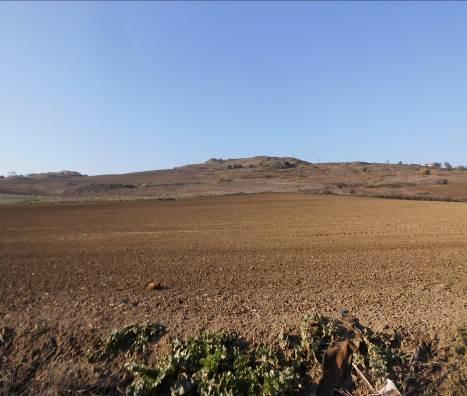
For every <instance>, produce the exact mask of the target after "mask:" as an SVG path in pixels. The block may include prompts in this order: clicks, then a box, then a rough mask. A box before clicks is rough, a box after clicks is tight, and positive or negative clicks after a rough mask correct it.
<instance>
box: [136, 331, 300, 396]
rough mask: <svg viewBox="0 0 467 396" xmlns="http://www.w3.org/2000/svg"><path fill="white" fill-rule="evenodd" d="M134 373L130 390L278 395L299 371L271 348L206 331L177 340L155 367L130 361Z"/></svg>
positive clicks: (289, 387)
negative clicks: (246, 346)
mask: <svg viewBox="0 0 467 396" xmlns="http://www.w3.org/2000/svg"><path fill="white" fill-rule="evenodd" d="M127 369H128V370H129V371H130V372H132V374H133V376H134V380H133V383H132V384H131V385H130V386H129V387H128V389H127V393H128V394H130V395H150V394H157V393H160V392H162V391H163V390H165V392H167V390H169V389H170V393H171V394H172V395H184V394H187V393H188V392H193V393H195V394H200V395H219V394H222V395H246V394H257V395H278V394H283V393H285V392H290V391H291V390H293V388H294V387H295V386H296V383H297V379H298V376H297V374H296V372H295V370H294V368H293V367H291V366H289V365H287V362H286V361H284V360H282V359H281V358H280V356H279V354H277V353H276V352H275V351H273V350H272V349H269V348H266V347H261V348H259V349H258V350H256V351H254V352H247V351H243V350H242V348H241V346H240V342H239V339H238V338H237V337H236V336H235V335H233V334H212V333H203V334H201V336H199V337H197V338H190V339H189V340H187V341H186V342H181V341H179V340H175V341H174V343H173V346H172V353H171V355H170V356H169V357H168V358H167V359H166V360H164V361H163V362H162V363H160V364H159V365H158V367H156V368H154V369H151V368H148V367H145V366H141V365H138V364H134V363H133V364H129V365H127Z"/></svg>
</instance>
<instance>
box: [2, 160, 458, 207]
mask: <svg viewBox="0 0 467 396" xmlns="http://www.w3.org/2000/svg"><path fill="white" fill-rule="evenodd" d="M259 192H305V193H315V194H337V195H355V196H370V197H384V198H408V199H417V200H454V201H465V200H467V172H466V171H465V170H462V169H461V168H459V169H451V170H447V169H437V168H428V167H423V166H420V165H404V164H400V165H399V164H397V165H396V164H369V163H363V162H352V163H333V164H325V163H319V164H312V163H309V162H306V161H302V160H299V159H296V158H279V157H253V158H239V159H229V160H221V159H211V160H209V161H207V162H205V163H203V164H195V165H187V166H182V167H179V168H174V169H167V170H158V171H148V172H138V173H129V174H121V175H100V176H89V177H87V176H80V175H79V174H77V173H74V172H61V173H60V172H59V173H46V174H36V175H31V176H30V177H13V178H11V177H10V178H4V179H1V180H0V202H1V201H2V198H3V200H5V199H7V198H8V196H11V195H15V194H16V195H18V194H21V195H25V197H24V198H27V199H30V200H31V199H36V200H49V201H50V200H55V201H62V200H65V201H66V200H86V199H135V198H180V197H195V196H206V195H226V194H236V193H259ZM16 198H18V197H16Z"/></svg>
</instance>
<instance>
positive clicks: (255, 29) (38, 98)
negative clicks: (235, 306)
mask: <svg viewBox="0 0 467 396" xmlns="http://www.w3.org/2000/svg"><path fill="white" fill-rule="evenodd" d="M466 148H467V4H466V3H458V2H457V3H456V2H454V3H436V2H427V3H422V2H411V3H406V2H394V3H383V2H376V3H370V2H362V3H347V2H337V3H328V2H316V3H307V2H297V3H291V2H284V3H282V2H271V3H267V2H258V3H247V2H240V3H234V2H217V3H215V2H201V3H196V2H189V3H182V2H174V3H171V2H160V3H156V2H154V3H152V2H141V3H135V2H132V3H124V2H116V3H110V2H107V3H94V2H78V3H65V2H61V3H57V2H46V3H34V2H28V3H23V4H21V3H0V174H2V173H3V174H6V173H7V172H8V171H16V172H18V173H30V172H39V171H51V170H61V169H71V170H78V171H81V172H84V173H88V174H99V173H120V172H127V171H138V170H149V169H159V168H169V167H173V166H177V165H181V164H185V163H193V162H201V161H205V160H207V159H208V158H210V157H245V156H253V155H278V156H279V155H280V156H282V155H284V156H285V155H287V156H296V157H300V158H302V159H305V160H309V161H322V162H324V161H345V160H347V161H351V160H364V161H378V162H384V161H386V160H390V161H392V162H397V161H400V160H401V161H405V162H428V161H445V160H448V161H451V163H453V164H464V163H466V164H467V150H466Z"/></svg>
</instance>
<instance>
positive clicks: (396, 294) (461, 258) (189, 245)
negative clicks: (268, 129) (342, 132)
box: [0, 194, 467, 342]
mask: <svg viewBox="0 0 467 396" xmlns="http://www.w3.org/2000/svg"><path fill="white" fill-rule="evenodd" d="M0 224H1V227H0V273H1V276H0V326H9V327H12V328H14V329H16V332H17V333H20V332H21V331H22V329H26V328H31V327H33V326H35V325H37V323H46V324H47V325H48V326H51V327H54V328H57V329H60V330H61V331H64V332H67V333H73V334H88V335H91V334H94V333H99V334H100V333H106V332H108V331H109V330H110V329H112V328H118V327H121V326H123V325H125V324H129V323H133V322H138V321H144V320H150V321H156V322H160V323H162V324H164V325H165V326H167V330H168V335H169V336H187V335H190V334H194V333H196V332H198V331H199V330H200V329H201V328H209V329H211V330H223V329H225V330H234V331H237V332H239V333H240V334H241V335H242V336H244V337H246V338H247V339H249V340H250V341H253V342H255V341H271V340H273V339H276V337H277V334H278V332H279V331H280V329H290V328H295V327H296V326H297V325H298V323H299V321H300V319H301V318H302V317H303V316H304V314H305V313H309V312H313V311H319V312H322V313H328V314H331V315H332V314H335V313H337V312H339V310H340V309H342V308H345V309H347V310H349V311H350V312H351V313H352V314H354V315H356V316H358V317H359V318H360V320H361V321H362V322H364V323H365V324H367V325H369V326H371V327H373V328H375V329H378V328H379V329H382V328H384V326H385V325H388V326H391V327H394V326H398V325H400V326H403V327H406V328H410V329H413V330H422V331H424V332H428V333H435V332H436V333H439V334H440V335H441V337H446V336H448V335H450V334H452V332H453V331H454V330H455V329H456V328H457V327H459V326H461V325H462V324H464V319H465V303H466V299H465V286H466V276H465V270H466V268H465V265H466V263H467V204H465V203H446V202H421V201H416V202H414V201H397V200H380V199H369V198H351V197H335V196H310V195H299V194H296V195H293V194H269V195H268V194H264V195H261V194H260V195H240V196H228V197H216V198H196V199H184V200H179V201H167V202H144V201H141V202H121V203H118V202H102V203H90V204H81V203H80V204H61V205H60V204H56V205H41V204H39V205H16V206H2V207H0ZM150 281H156V282H161V283H162V285H163V289H162V290H153V291H148V290H146V285H147V283H148V282H150Z"/></svg>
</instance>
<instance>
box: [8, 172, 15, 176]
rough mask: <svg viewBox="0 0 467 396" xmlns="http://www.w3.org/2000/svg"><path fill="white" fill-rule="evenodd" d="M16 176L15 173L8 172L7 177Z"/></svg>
mask: <svg viewBox="0 0 467 396" xmlns="http://www.w3.org/2000/svg"><path fill="white" fill-rule="evenodd" d="M15 176H16V172H15V171H10V172H8V177H15Z"/></svg>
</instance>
